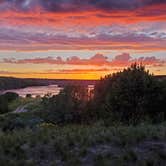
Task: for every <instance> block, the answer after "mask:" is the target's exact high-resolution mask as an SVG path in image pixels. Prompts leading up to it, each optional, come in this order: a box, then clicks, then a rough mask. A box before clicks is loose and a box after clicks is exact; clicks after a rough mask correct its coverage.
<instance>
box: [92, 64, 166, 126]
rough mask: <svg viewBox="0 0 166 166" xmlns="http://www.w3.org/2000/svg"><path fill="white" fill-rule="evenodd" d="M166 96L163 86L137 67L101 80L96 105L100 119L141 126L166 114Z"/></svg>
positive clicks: (134, 65)
mask: <svg viewBox="0 0 166 166" xmlns="http://www.w3.org/2000/svg"><path fill="white" fill-rule="evenodd" d="M164 95H165V92H164V89H163V87H162V86H161V83H160V82H159V81H158V80H156V78H155V77H154V76H153V75H151V74H149V72H148V71H146V70H145V68H144V66H142V65H138V64H136V63H135V64H132V65H131V67H129V68H127V69H124V70H123V71H122V72H118V73H116V74H113V75H108V76H106V77H105V78H103V79H101V80H100V82H99V83H98V84H97V85H96V87H95V95H94V105H97V107H98V108H96V110H97V114H98V116H99V117H102V118H106V119H107V118H111V119H116V120H119V121H122V122H127V123H130V122H131V123H138V122H140V121H141V120H145V119H146V118H150V119H152V120H155V119H156V117H160V118H161V116H159V115H162V114H165V112H164V111H165V110H166V109H165V104H164V105H163V103H164V101H165V99H166V98H165V96H164Z"/></svg>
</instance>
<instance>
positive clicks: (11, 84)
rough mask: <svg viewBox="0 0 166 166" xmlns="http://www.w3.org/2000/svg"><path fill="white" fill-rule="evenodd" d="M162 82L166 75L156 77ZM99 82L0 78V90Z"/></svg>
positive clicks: (85, 84) (94, 81) (83, 84)
mask: <svg viewBox="0 0 166 166" xmlns="http://www.w3.org/2000/svg"><path fill="white" fill-rule="evenodd" d="M155 77H157V78H158V79H160V80H166V75H158V76H155ZM96 82H97V80H73V79H35V78H14V77H0V90H8V89H19V88H25V87H28V86H46V85H51V84H56V85H58V86H60V87H64V86H66V85H70V84H75V85H82V86H87V85H95V83H96Z"/></svg>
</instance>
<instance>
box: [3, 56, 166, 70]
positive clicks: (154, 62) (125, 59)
mask: <svg viewBox="0 0 166 166" xmlns="http://www.w3.org/2000/svg"><path fill="white" fill-rule="evenodd" d="M134 62H137V63H142V64H143V65H151V66H164V65H166V59H164V60H161V59H158V58H156V57H155V56H151V57H140V58H132V57H131V56H130V55H129V54H128V53H122V54H119V55H117V56H115V57H114V59H112V60H109V58H108V57H107V56H104V55H103V54H96V55H94V56H92V57H90V58H88V59H83V58H80V57H77V56H72V57H70V58H67V59H62V58H61V57H56V58H53V57H46V58H34V59H19V60H18V59H15V58H4V59H3V61H2V62H1V63H9V64H55V65H72V66H74V65H83V66H87V65H88V66H111V67H126V66H129V65H130V64H131V63H134Z"/></svg>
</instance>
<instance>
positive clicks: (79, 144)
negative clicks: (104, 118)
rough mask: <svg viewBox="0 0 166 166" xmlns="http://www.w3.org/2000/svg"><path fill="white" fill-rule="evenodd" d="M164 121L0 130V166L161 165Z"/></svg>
mask: <svg viewBox="0 0 166 166" xmlns="http://www.w3.org/2000/svg"><path fill="white" fill-rule="evenodd" d="M165 146H166V124H165V123H163V124H160V125H155V126H154V125H143V124H142V125H138V126H136V127H133V126H117V127H106V126H104V125H102V124H101V123H100V124H95V125H92V126H85V125H84V126H83V125H69V126H64V127H58V126H56V125H53V124H46V123H43V124H41V125H39V126H37V127H36V128H35V129H33V130H30V129H26V130H17V131H13V132H10V133H6V132H5V133H4V132H1V133H0V153H1V155H0V161H1V166H6V165H7V166H19V165H20V166H22V165H25V166H26V165H27V166H30V165H42V166H54V165H71V166H73V165H76V166H77V165H96V166H99V165H103V166H110V165H131V166H132V165H145V166H146V165H147V166H149V165H156V166H157V165H163V166H164V164H165V162H166V148H165Z"/></svg>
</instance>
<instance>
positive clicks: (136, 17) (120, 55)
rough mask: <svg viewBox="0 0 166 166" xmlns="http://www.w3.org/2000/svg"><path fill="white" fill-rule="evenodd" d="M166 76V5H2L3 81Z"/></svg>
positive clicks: (118, 0)
mask: <svg viewBox="0 0 166 166" xmlns="http://www.w3.org/2000/svg"><path fill="white" fill-rule="evenodd" d="M133 62H138V63H143V64H144V65H146V68H147V69H149V70H150V72H151V73H154V74H155V75H165V74H166V0H0V76H13V77H21V78H24V77H27V78H62V79H64V78H65V79H68V78H69V79H99V78H100V77H101V76H104V75H106V74H108V73H113V72H117V71H119V70H122V69H123V68H125V67H127V66H129V65H130V64H131V63H133Z"/></svg>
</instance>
